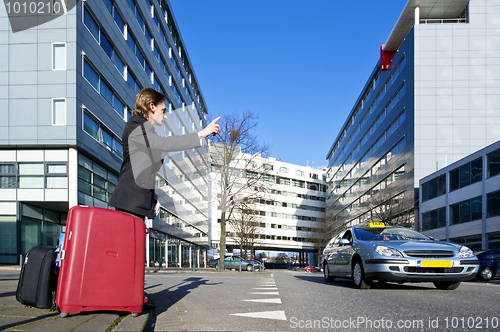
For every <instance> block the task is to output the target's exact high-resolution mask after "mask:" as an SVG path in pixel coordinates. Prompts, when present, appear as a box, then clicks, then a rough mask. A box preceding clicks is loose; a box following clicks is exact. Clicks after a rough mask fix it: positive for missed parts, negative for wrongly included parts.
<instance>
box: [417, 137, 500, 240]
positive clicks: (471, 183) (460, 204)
mask: <svg viewBox="0 0 500 332" xmlns="http://www.w3.org/2000/svg"><path fill="white" fill-rule="evenodd" d="M420 192H421V193H422V194H421V195H420V209H419V210H420V211H419V213H420V218H419V220H421V223H420V225H419V228H420V230H421V231H423V232H424V233H425V234H427V235H430V236H432V237H433V238H435V239H439V240H443V241H448V242H453V243H461V244H464V245H466V246H468V247H469V248H471V249H472V250H486V249H498V248H500V141H497V142H495V143H493V144H491V145H489V146H487V147H485V148H483V149H481V150H479V151H477V152H474V153H472V154H470V155H468V156H466V157H464V158H462V159H460V160H458V161H456V162H454V163H452V164H450V165H448V166H446V167H444V168H442V169H440V170H439V171H437V172H434V173H432V174H430V175H428V176H426V177H424V178H423V179H421V180H420Z"/></svg>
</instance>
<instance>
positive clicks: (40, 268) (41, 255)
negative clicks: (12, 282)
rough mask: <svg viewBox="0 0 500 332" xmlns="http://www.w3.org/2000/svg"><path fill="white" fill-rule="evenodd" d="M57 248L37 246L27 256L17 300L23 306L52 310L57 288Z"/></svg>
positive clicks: (20, 277)
mask: <svg viewBox="0 0 500 332" xmlns="http://www.w3.org/2000/svg"><path fill="white" fill-rule="evenodd" d="M55 250H56V247H51V246H35V247H33V248H31V249H30V250H29V251H28V253H27V254H26V258H25V260H24V263H23V266H22V268H21V275H20V276H19V282H18V284H17V292H16V299H17V300H18V301H19V302H21V303H22V304H25V305H29V306H33V307H37V308H41V309H50V308H52V307H53V306H54V305H55V290H56V287H57V274H56V257H57V253H56V252H55Z"/></svg>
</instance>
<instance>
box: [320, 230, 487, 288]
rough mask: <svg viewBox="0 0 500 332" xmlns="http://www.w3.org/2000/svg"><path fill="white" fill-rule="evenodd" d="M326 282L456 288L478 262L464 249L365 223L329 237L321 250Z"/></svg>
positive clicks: (473, 270) (403, 231)
mask: <svg viewBox="0 0 500 332" xmlns="http://www.w3.org/2000/svg"><path fill="white" fill-rule="evenodd" d="M323 256H324V261H323V273H324V278H325V280H326V281H333V280H334V279H335V278H336V277H343V278H352V279H353V281H354V285H355V286H356V288H370V286H371V285H372V283H373V282H374V281H379V282H391V281H394V282H398V283H404V282H433V283H434V285H435V286H436V288H438V289H446V290H451V289H456V288H457V287H458V286H459V285H460V282H462V281H467V280H471V279H473V278H474V277H475V275H476V273H477V271H478V268H479V260H478V259H477V257H476V256H475V255H474V253H473V252H472V250H470V249H469V248H468V247H466V246H461V245H457V244H453V243H447V242H441V241H437V240H434V239H432V238H431V237H428V236H426V235H424V234H422V233H419V232H416V231H413V230H410V229H406V228H403V227H394V226H386V225H385V224H384V223H370V225H368V226H352V227H349V228H346V229H344V230H342V231H341V232H340V233H338V234H337V235H335V236H334V237H333V238H332V239H331V240H330V242H328V244H327V246H326V248H325V249H324V251H323Z"/></svg>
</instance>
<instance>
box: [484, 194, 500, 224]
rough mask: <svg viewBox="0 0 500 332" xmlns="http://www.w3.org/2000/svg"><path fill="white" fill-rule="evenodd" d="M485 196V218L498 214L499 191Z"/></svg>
mask: <svg viewBox="0 0 500 332" xmlns="http://www.w3.org/2000/svg"><path fill="white" fill-rule="evenodd" d="M486 197H487V198H486V200H487V202H486V205H487V206H486V211H487V215H486V216H487V218H490V217H495V216H500V191H495V192H493V193H489V194H488V195H487V196H486Z"/></svg>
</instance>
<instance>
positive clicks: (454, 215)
mask: <svg viewBox="0 0 500 332" xmlns="http://www.w3.org/2000/svg"><path fill="white" fill-rule="evenodd" d="M482 201H483V199H482V196H478V197H474V198H471V199H468V200H465V201H462V202H459V203H456V204H453V205H450V221H451V224H452V225H453V224H460V223H464V222H469V221H473V220H479V219H481V218H482V215H483V213H482V207H483V203H482Z"/></svg>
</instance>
